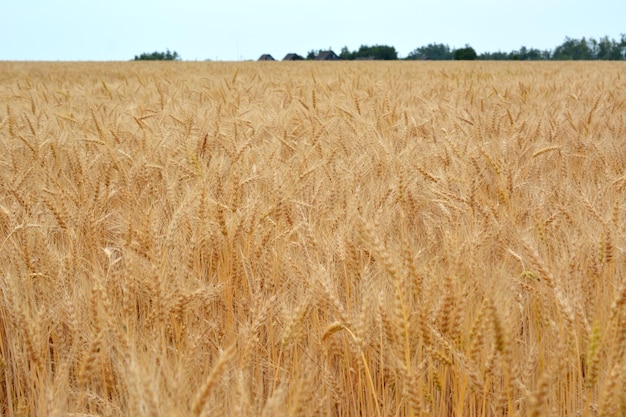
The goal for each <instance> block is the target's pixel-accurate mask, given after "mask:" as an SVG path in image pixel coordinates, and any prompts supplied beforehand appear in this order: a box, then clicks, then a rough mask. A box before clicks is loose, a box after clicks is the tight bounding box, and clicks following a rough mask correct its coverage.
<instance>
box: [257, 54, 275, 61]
mask: <svg viewBox="0 0 626 417" xmlns="http://www.w3.org/2000/svg"><path fill="white" fill-rule="evenodd" d="M259 61H276V60H275V59H274V57H273V56H271V55H270V54H263V55H261V56H260V57H259Z"/></svg>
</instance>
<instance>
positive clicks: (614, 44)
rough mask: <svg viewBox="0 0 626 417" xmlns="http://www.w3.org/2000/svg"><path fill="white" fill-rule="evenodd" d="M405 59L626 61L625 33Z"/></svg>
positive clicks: (359, 53)
mask: <svg viewBox="0 0 626 417" xmlns="http://www.w3.org/2000/svg"><path fill="white" fill-rule="evenodd" d="M319 52H320V50H310V51H309V52H308V54H307V55H306V59H315V57H316V56H317V55H318V54H319ZM339 58H340V59H343V60H358V59H374V60H386V61H389V60H398V59H400V58H399V57H398V51H396V48H395V47H393V46H389V45H373V46H368V45H361V47H360V48H359V49H357V50H355V51H350V50H349V49H348V47H347V46H344V47H343V48H342V49H341V52H340V54H339ZM180 59H181V56H180V55H179V54H178V52H176V51H173V52H170V50H169V49H168V50H167V51H166V52H152V53H143V54H141V55H135V60H136V61H143V60H151V61H154V60H163V61H175V60H180ZM402 59H405V60H433V61H445V60H476V59H478V60H496V61H504V60H515V61H517V60H519V61H547V60H554V61H565V60H612V61H619V60H626V34H622V35H621V37H620V39H619V40H615V39H610V38H609V37H608V36H604V37H602V38H600V39H597V40H596V39H594V38H584V37H583V38H582V39H574V38H570V37H566V38H565V41H564V42H563V43H562V44H561V45H559V46H557V47H556V48H554V49H553V50H539V49H536V48H527V47H526V46H522V47H521V48H519V49H518V50H514V51H510V52H502V51H498V52H483V53H481V54H477V53H476V51H475V50H474V48H472V47H471V46H470V45H467V44H466V45H465V46H464V47H462V48H451V47H450V46H449V45H446V44H442V43H430V44H428V45H426V46H420V47H418V48H415V49H414V50H413V51H411V52H410V53H409V54H408V55H407V56H406V57H405V58H402Z"/></svg>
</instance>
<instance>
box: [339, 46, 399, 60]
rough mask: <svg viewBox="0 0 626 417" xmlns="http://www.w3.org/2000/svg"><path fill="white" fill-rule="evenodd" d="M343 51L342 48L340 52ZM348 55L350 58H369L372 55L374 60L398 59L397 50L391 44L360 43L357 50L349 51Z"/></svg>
mask: <svg viewBox="0 0 626 417" xmlns="http://www.w3.org/2000/svg"><path fill="white" fill-rule="evenodd" d="M346 49H347V48H346ZM343 52H344V51H343V49H342V53H343ZM350 56H351V59H357V58H370V57H372V58H374V59H376V60H384V61H390V60H396V59H398V52H397V51H396V48H395V47H393V46H387V45H374V46H367V45H361V47H360V48H359V50H358V51H356V52H353V53H351V54H350Z"/></svg>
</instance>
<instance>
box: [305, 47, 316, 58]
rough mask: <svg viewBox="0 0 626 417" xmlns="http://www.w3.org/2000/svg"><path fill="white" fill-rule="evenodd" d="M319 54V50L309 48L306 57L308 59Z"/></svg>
mask: <svg viewBox="0 0 626 417" xmlns="http://www.w3.org/2000/svg"><path fill="white" fill-rule="evenodd" d="M318 54H319V51H316V50H315V49H311V50H310V51H309V52H308V53H307V54H306V58H305V59H308V60H313V59H315V57H317V55H318Z"/></svg>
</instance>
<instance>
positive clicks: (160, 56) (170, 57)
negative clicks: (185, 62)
mask: <svg viewBox="0 0 626 417" xmlns="http://www.w3.org/2000/svg"><path fill="white" fill-rule="evenodd" d="M180 59H181V57H180V55H178V52H176V51H173V52H171V51H170V50H169V49H168V50H167V51H166V52H157V51H154V52H152V53H145V52H144V53H143V54H141V55H135V61H178V60H180Z"/></svg>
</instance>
